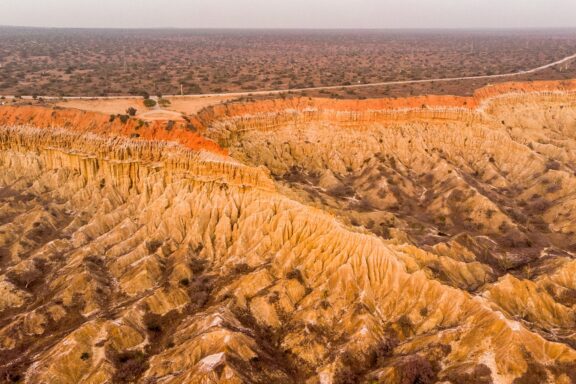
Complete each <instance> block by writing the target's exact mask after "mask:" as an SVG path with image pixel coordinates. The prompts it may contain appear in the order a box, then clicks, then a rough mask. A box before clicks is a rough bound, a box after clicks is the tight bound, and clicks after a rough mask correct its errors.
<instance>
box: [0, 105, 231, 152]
mask: <svg viewBox="0 0 576 384" xmlns="http://www.w3.org/2000/svg"><path fill="white" fill-rule="evenodd" d="M0 125H9V126H14V125H27V126H33V127H37V128H66V129H69V130H71V131H75V132H81V133H85V132H92V133H96V134H100V135H106V136H124V137H132V138H134V137H139V138H142V139H145V140H163V141H174V142H177V143H180V144H182V145H184V146H185V147H187V148H190V149H194V150H200V149H203V150H206V151H210V152H215V153H219V154H226V151H225V150H223V149H222V148H221V147H220V146H219V145H218V144H216V143H214V142H213V141H211V140H208V139H206V138H204V137H203V136H202V135H201V134H199V133H196V132H193V131H192V130H190V129H189V128H188V124H187V123H186V122H181V121H174V122H171V123H168V122H167V121H152V122H146V123H144V124H142V123H140V122H139V120H138V119H129V120H128V121H127V122H126V123H123V122H122V121H121V120H120V118H115V119H114V120H113V121H110V115H107V114H103V113H98V112H87V111H81V110H77V109H62V108H50V107H42V106H3V107H0ZM193 129H194V128H193Z"/></svg>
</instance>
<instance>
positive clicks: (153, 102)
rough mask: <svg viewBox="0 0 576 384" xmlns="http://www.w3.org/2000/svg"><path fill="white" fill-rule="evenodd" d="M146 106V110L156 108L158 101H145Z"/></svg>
mask: <svg viewBox="0 0 576 384" xmlns="http://www.w3.org/2000/svg"><path fill="white" fill-rule="evenodd" d="M144 106H145V107H146V108H152V107H155V106H156V101H154V100H152V99H146V100H144Z"/></svg>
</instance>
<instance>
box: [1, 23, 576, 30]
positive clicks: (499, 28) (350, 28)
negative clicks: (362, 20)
mask: <svg viewBox="0 0 576 384" xmlns="http://www.w3.org/2000/svg"><path fill="white" fill-rule="evenodd" d="M0 28H22V29H24V28H28V29H62V30H64V29H76V30H79V29H83V30H189V31H190V30H192V31H211V30H214V31H222V30H224V31H225V30H230V31H259V30H268V31H347V30H348V31H431V30H432V31H435V30H436V31H549V30H574V31H576V26H570V27H568V26H546V27H543V26H539V27H528V26H526V27H180V26H177V27H122V26H114V27H104V26H102V27H94V26H90V27H78V26H35V25H12V24H0Z"/></svg>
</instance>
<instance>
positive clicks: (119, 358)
mask: <svg viewBox="0 0 576 384" xmlns="http://www.w3.org/2000/svg"><path fill="white" fill-rule="evenodd" d="M551 86H552V85H542V87H551ZM557 86H558V85H557ZM543 89H544V90H546V92H544V91H543ZM543 89H539V90H537V91H534V90H529V92H525V93H522V94H520V93H518V92H515V93H514V94H510V88H508V89H506V90H505V91H503V92H502V93H501V94H500V95H498V94H497V93H494V92H493V91H492V90H491V91H490V92H491V93H490V94H489V95H487V96H481V97H480V96H479V99H478V100H476V101H474V102H471V101H467V105H468V106H467V107H465V106H462V107H457V109H454V108H456V107H455V106H450V108H440V107H434V108H432V107H429V106H426V108H422V106H417V107H416V108H412V109H406V108H405V107H402V106H401V103H402V102H401V101H378V102H376V101H367V102H366V105H364V106H362V105H357V106H356V107H350V106H348V105H338V103H336V104H334V105H332V107H330V108H328V106H327V105H328V104H325V103H327V102H326V101H322V100H292V101H289V100H287V101H277V102H256V103H253V104H248V105H232V106H228V107H221V106H219V107H215V108H213V109H211V110H207V111H205V112H204V113H203V114H202V115H200V116H199V117H198V120H197V121H195V122H193V123H194V124H195V126H198V127H201V125H202V124H204V125H205V133H206V134H207V135H208V136H209V137H210V138H212V139H214V141H216V142H219V143H220V144H222V145H225V146H227V147H228V150H229V152H230V155H231V156H232V157H228V156H226V155H225V154H224V151H222V150H221V149H218V147H217V146H216V145H215V144H213V143H211V142H210V141H208V140H206V139H204V138H201V137H200V138H199V139H198V140H201V141H202V143H211V144H208V145H202V146H197V147H193V148H192V149H190V145H188V148H187V147H186V145H187V143H186V142H182V141H181V144H177V143H167V142H160V141H158V140H152V141H147V140H144V138H149V139H154V138H155V136H154V133H152V132H150V133H149V134H150V136H147V135H148V133H145V134H143V135H142V136H141V138H140V139H135V138H122V137H117V136H115V135H116V134H118V133H115V132H105V131H103V130H102V131H99V128H98V126H95V127H92V128H88V129H78V128H76V129H74V128H73V126H71V127H69V128H53V127H50V126H49V125H43V124H34V125H36V126H35V127H32V126H21V125H19V124H18V123H16V122H8V121H6V120H4V121H3V124H4V125H3V126H2V127H0V169H1V172H0V292H2V293H3V294H2V295H1V296H0V380H4V381H7V382H26V383H80V382H81V383H109V382H114V383H122V382H125V383H126V382H139V383H212V382H213V383H216V382H222V383H244V382H246V383H264V382H266V383H270V382H272V383H322V384H324V383H356V382H366V383H373V382H381V383H433V382H450V383H455V384H456V383H513V382H514V383H532V382H542V383H545V382H549V383H571V382H576V376H575V375H576V350H575V347H576V340H575V339H574V335H573V334H574V329H575V324H574V321H575V313H574V311H575V305H576V300H574V297H576V296H575V292H576V280H574V276H575V272H576V262H575V261H574V257H573V253H572V251H573V249H572V247H573V245H574V243H575V241H574V240H575V239H574V232H573V230H572V228H571V226H572V225H573V223H574V218H573V216H572V215H573V213H572V212H574V210H572V208H571V207H572V204H573V201H574V198H573V197H572V196H573V194H572V191H573V190H574V188H573V184H572V183H573V180H574V179H575V176H574V171H575V170H576V169H574V166H575V164H574V161H573V156H574V146H573V145H574V137H573V136H574V132H576V131H575V130H574V128H576V127H575V126H574V121H576V120H575V119H574V117H575V114H576V96H575V95H574V94H573V93H572V92H571V91H570V89H569V87H568V86H567V85H566V84H564V85H562V86H561V87H560V86H558V89H559V90H561V91H562V92H556V93H550V92H548V91H549V89H546V88H543ZM409 102H410V103H414V102H415V101H413V100H411V101H409ZM371 103H373V104H371ZM374 103H382V105H386V103H399V104H398V105H396V106H393V107H392V108H391V109H390V108H388V109H387V108H384V109H381V110H376V109H371V108H372V107H370V108H365V110H362V108H363V107H368V106H370V105H376V104H374ZM418 103H419V101H418ZM340 107H341V108H340ZM258 111H260V112H258ZM20 113H23V112H22V111H19V110H18V108H16V109H14V110H11V111H10V112H9V113H8V112H6V111H5V110H4V111H3V110H2V109H0V116H8V115H10V116H16V115H19V114H20ZM67 113H68V112H67ZM20 116H23V115H20ZM19 121H20V124H21V123H23V121H22V120H19ZM503 122H504V123H503ZM32 123H33V121H32ZM62 126H64V124H62ZM140 129H141V130H143V131H144V132H148V131H146V129H147V128H146V127H142V128H140ZM158 129H159V130H160V129H161V128H160V127H159V128H158ZM182 129H184V130H185V128H182ZM86 130H89V131H91V132H88V133H82V132H81V131H86ZM183 132H184V131H183ZM168 134H170V133H168ZM194 135H196V134H194ZM128 136H129V135H128ZM158 137H160V138H163V137H164V136H158ZM200 148H201V149H200ZM199 149H200V150H199ZM545 180H548V181H546V182H545ZM551 187H553V188H551ZM534 195H539V196H537V197H534ZM523 202H525V204H524V203H523Z"/></svg>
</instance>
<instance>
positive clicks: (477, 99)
mask: <svg viewBox="0 0 576 384" xmlns="http://www.w3.org/2000/svg"><path fill="white" fill-rule="evenodd" d="M571 91H576V80H566V81H539V82H530V83H521V82H519V83H514V82H512V83H500V84H496V85H491V86H487V87H484V88H481V89H478V90H477V91H476V92H475V93H474V96H472V97H464V96H435V95H429V96H417V97H406V98H394V99H391V98H382V99H368V100H334V99H319V98H304V97H300V98H289V99H285V100H283V99H273V100H264V101H256V102H252V103H236V104H224V105H216V106H213V107H209V108H207V109H206V110H204V111H202V112H201V113H200V117H201V118H204V119H208V120H210V119H211V118H214V117H216V118H217V117H219V116H221V117H224V116H226V117H234V116H241V115H250V114H257V113H267V112H278V111H280V110H282V109H298V110H302V109H306V108H316V109H318V110H332V111H344V112H362V111H381V110H392V111H393V110H404V109H430V108H434V109H441V108H464V109H470V110H473V109H475V108H477V107H478V106H479V105H481V104H482V102H483V101H486V100H490V99H493V98H495V97H498V96H503V95H508V94H526V93H534V92H536V93H537V92H571ZM423 112H425V111H423Z"/></svg>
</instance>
